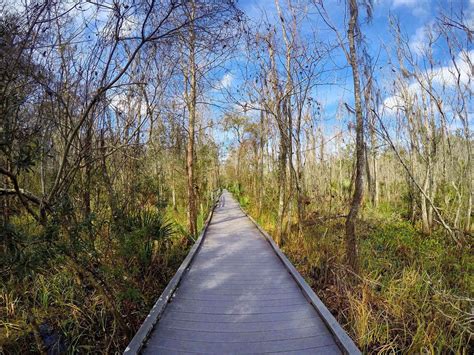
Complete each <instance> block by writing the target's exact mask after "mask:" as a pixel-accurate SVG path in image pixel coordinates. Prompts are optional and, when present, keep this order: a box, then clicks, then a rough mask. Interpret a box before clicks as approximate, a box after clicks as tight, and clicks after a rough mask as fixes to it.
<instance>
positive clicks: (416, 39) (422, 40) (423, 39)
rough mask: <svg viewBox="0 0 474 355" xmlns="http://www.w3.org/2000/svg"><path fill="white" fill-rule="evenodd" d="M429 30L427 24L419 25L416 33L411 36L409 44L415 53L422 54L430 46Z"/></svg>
mask: <svg viewBox="0 0 474 355" xmlns="http://www.w3.org/2000/svg"><path fill="white" fill-rule="evenodd" d="M428 31H429V29H428V28H427V27H426V26H422V27H419V28H418V29H417V30H416V32H415V34H414V35H413V36H411V37H410V42H409V43H408V45H409V46H410V49H411V51H412V52H413V53H415V54H418V55H421V54H423V52H424V51H425V50H426V48H427V46H428V41H429V38H428Z"/></svg>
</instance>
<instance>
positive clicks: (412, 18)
mask: <svg viewBox="0 0 474 355" xmlns="http://www.w3.org/2000/svg"><path fill="white" fill-rule="evenodd" d="M287 1H288V0H280V1H279V2H280V6H281V7H282V10H283V13H284V14H285V11H287V10H285V9H287V7H286V3H287ZM323 2H324V6H325V8H326V10H327V12H328V14H329V17H330V18H331V19H332V21H333V23H335V24H336V27H337V28H339V29H341V30H342V31H344V26H343V22H344V15H345V9H344V6H345V1H343V0H324V1H323ZM373 2H374V3H373V18H372V20H371V22H370V23H367V22H366V21H365V11H363V10H362V9H361V10H360V20H361V23H362V26H361V28H362V32H363V35H364V37H365V43H366V45H367V48H368V51H369V53H370V54H371V55H372V57H373V60H374V61H376V64H377V65H376V68H377V71H376V76H377V81H378V82H379V84H381V85H382V86H383V85H385V84H387V87H388V86H390V85H389V84H390V83H389V82H388V80H387V78H390V79H389V80H392V79H393V75H389V74H391V73H390V71H391V67H390V65H389V63H388V56H387V51H390V50H391V49H393V48H392V47H393V46H392V44H393V37H392V35H391V33H390V24H389V16H394V17H395V18H398V19H399V21H400V27H401V31H402V33H403V34H404V35H405V36H406V38H407V39H408V40H409V46H410V49H411V50H412V52H413V53H415V54H418V53H421V51H422V50H423V47H424V45H425V43H426V42H427V35H426V28H427V26H430V25H431V24H432V23H433V21H434V20H435V19H436V16H437V15H438V14H439V10H440V9H444V10H445V11H449V9H450V8H456V9H459V8H462V9H463V11H464V14H465V16H466V18H468V19H469V21H470V22H469V23H470V25H471V26H472V28H474V0H373ZM292 3H305V2H304V1H298V0H292ZM237 4H238V7H239V8H240V9H241V10H242V11H243V12H244V13H245V15H246V16H247V17H248V18H249V19H250V21H252V22H255V23H258V22H259V21H261V19H262V18H267V21H268V22H270V23H274V24H275V25H276V26H277V27H278V28H279V22H278V17H277V14H276V7H275V1H274V0H239V1H238V2H237ZM309 13H310V15H309V19H308V21H307V22H306V23H305V24H303V25H302V27H301V30H302V31H303V32H306V31H307V32H308V33H309V32H311V31H312V30H313V29H315V28H317V29H318V35H319V36H320V38H321V39H323V40H324V39H328V40H331V39H335V37H334V33H333V32H332V31H331V30H329V29H328V28H327V26H326V25H325V24H324V23H322V22H321V21H320V19H319V16H318V15H317V13H316V11H315V10H314V7H312V6H310V7H309ZM466 49H467V50H468V51H470V52H469V55H470V57H471V58H472V60H473V61H474V48H466ZM448 55H449V54H448V52H447V49H446V48H443V47H442V46H440V47H437V48H435V50H434V57H435V60H436V61H437V66H439V69H436V70H438V71H439V72H440V73H441V75H443V73H444V75H445V73H448V72H449V57H448ZM241 64H242V61H241V59H240V58H239V57H238V56H237V58H236V59H235V60H234V62H230V63H228V64H227V69H226V70H225V71H224V72H223V73H222V77H221V81H220V83H219V86H220V87H221V88H225V89H226V90H229V91H232V90H235V89H236V88H238V87H239V85H240V84H241V79H242V78H241V76H240V72H241V70H240V69H239V65H241ZM332 65H333V66H334V67H336V66H338V67H340V68H342V69H340V70H337V71H335V72H334V73H331V74H330V75H329V76H328V77H326V78H325V82H326V83H328V84H330V85H322V86H318V87H317V88H316V89H315V90H314V96H315V97H316V99H317V100H318V101H320V102H321V103H322V104H323V115H322V119H321V125H322V126H323V130H324V132H325V134H326V135H329V136H330V135H332V134H333V133H334V131H335V130H336V126H347V123H348V120H350V119H352V118H351V117H350V116H349V115H348V113H347V111H345V110H341V106H342V103H348V104H349V105H350V106H352V103H353V90H352V87H353V83H352V72H351V70H350V68H349V67H348V66H347V64H346V61H345V58H344V56H343V54H342V52H340V51H339V53H337V52H335V55H334V59H333V63H332ZM465 69H466V70H469V68H465ZM216 99H217V100H219V95H216ZM384 99H385V100H386V102H387V103H389V102H392V103H393V102H394V100H395V99H394V98H393V97H391V96H390V94H389V93H388V92H387V93H386V96H385V98H384ZM471 105H472V104H471ZM341 116H343V117H341ZM337 117H338V119H337ZM223 139H224V140H227V141H229V140H232V138H231V137H228V136H225V137H223Z"/></svg>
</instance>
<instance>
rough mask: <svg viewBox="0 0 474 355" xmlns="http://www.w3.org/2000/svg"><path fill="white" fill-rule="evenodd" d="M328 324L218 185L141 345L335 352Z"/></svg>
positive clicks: (174, 349) (148, 350)
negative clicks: (202, 227) (176, 281)
mask: <svg viewBox="0 0 474 355" xmlns="http://www.w3.org/2000/svg"><path fill="white" fill-rule="evenodd" d="M326 323H327V322H326ZM326 323H325V322H324V321H323V319H322V318H321V317H320V315H319V314H318V313H317V312H316V310H315V308H314V307H313V305H312V304H311V303H310V302H309V301H308V300H307V298H305V296H304V295H303V293H302V291H301V289H300V287H299V286H298V283H297V282H296V281H295V279H294V278H293V277H292V276H291V274H290V273H289V271H288V268H287V267H285V265H284V264H283V263H282V261H281V260H280V258H279V257H278V256H277V254H276V253H275V252H274V250H273V249H272V247H271V245H270V244H269V243H268V241H267V240H266V239H265V237H264V236H263V235H262V234H261V233H260V232H259V230H258V229H257V228H256V226H255V224H253V222H252V221H251V220H250V219H249V218H248V217H247V216H246V215H245V214H244V213H243V212H242V211H241V210H240V208H239V206H238V204H237V203H236V202H235V200H234V199H233V198H232V196H231V195H230V194H229V193H227V192H224V193H223V195H222V197H221V199H220V202H219V205H218V206H217V207H216V209H215V212H214V216H213V218H212V220H211V223H210V225H209V228H208V230H207V232H206V236H205V238H204V241H203V243H202V245H201V247H200V249H199V250H198V252H197V254H196V255H195V257H194V259H193V261H192V263H191V266H190V268H189V270H187V272H185V273H184V276H183V278H182V280H181V282H180V285H179V287H178V288H177V290H176V291H175V293H174V295H173V298H172V300H171V302H170V303H168V304H167V306H166V308H165V310H164V313H163V315H162V316H161V318H160V320H159V322H158V323H157V324H156V325H155V326H154V328H153V329H152V331H151V333H150V335H149V337H148V339H147V340H146V342H145V345H144V346H143V348H142V349H141V351H142V353H144V354H152V353H158V354H187V353H190V354H192V353H217V354H228V353H294V354H340V353H341V348H340V347H339V346H338V345H337V341H336V338H335V337H334V336H333V335H332V333H331V332H330V330H329V328H328V327H327V325H326ZM333 332H334V331H333ZM345 336H346V337H347V335H345Z"/></svg>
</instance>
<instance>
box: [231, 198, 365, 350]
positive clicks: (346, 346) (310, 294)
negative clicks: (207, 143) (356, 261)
mask: <svg viewBox="0 0 474 355" xmlns="http://www.w3.org/2000/svg"><path fill="white" fill-rule="evenodd" d="M240 209H241V210H242V212H243V213H244V214H245V215H246V216H247V217H248V218H249V219H250V220H251V221H252V222H253V224H255V226H256V227H257V229H258V230H259V231H260V233H262V235H263V236H264V237H265V239H266V240H267V242H268V243H269V244H270V245H271V247H272V249H273V251H274V252H275V253H276V254H277V256H278V258H280V260H281V262H282V263H283V265H284V266H285V267H286V269H287V270H288V272H289V273H290V274H291V276H292V277H293V279H294V280H295V281H296V283H297V284H298V286H299V287H300V289H301V291H302V292H303V295H304V296H305V297H306V299H307V300H308V301H309V303H310V304H311V305H312V306H313V307H314V308H315V309H316V312H318V314H319V315H320V316H321V319H322V320H323V321H324V323H325V324H326V326H327V327H328V329H329V331H330V332H331V333H332V335H333V336H334V339H335V340H336V342H337V343H338V345H339V347H340V348H341V350H342V351H344V352H345V353H346V354H360V353H361V352H360V350H359V348H358V347H357V345H356V344H355V343H354V341H353V340H352V339H351V338H350V337H349V335H347V333H346V331H345V330H344V329H343V328H342V327H341V325H340V324H339V322H338V321H337V320H336V318H334V316H333V315H332V314H331V312H329V310H328V309H327V307H326V306H325V305H324V303H323V302H322V301H321V299H320V298H319V297H318V296H317V295H316V293H314V291H313V289H312V288H311V287H310V286H309V285H308V283H307V282H306V281H305V279H304V278H303V276H301V274H300V273H299V272H298V270H296V268H295V267H294V266H293V264H292V263H291V262H290V261H289V260H288V258H287V257H286V256H285V254H283V252H282V251H281V249H280V248H279V247H278V245H276V243H275V241H274V240H273V238H272V237H271V236H270V235H269V234H268V233H267V232H266V231H265V230H264V229H263V228H262V227H260V225H259V224H258V223H257V222H256V221H255V220H254V219H253V218H252V216H250V215H249V214H248V213H247V212H246V211H245V210H244V209H243V208H242V206H241V207H240Z"/></svg>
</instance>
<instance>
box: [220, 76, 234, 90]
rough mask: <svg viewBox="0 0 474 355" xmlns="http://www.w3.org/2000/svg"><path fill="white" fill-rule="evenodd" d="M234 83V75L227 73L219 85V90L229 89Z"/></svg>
mask: <svg viewBox="0 0 474 355" xmlns="http://www.w3.org/2000/svg"><path fill="white" fill-rule="evenodd" d="M233 82H234V75H233V74H232V73H226V74H224V76H223V77H222V79H221V81H220V82H219V84H218V85H217V88H218V89H228V88H230V87H231V86H232V83H233Z"/></svg>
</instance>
